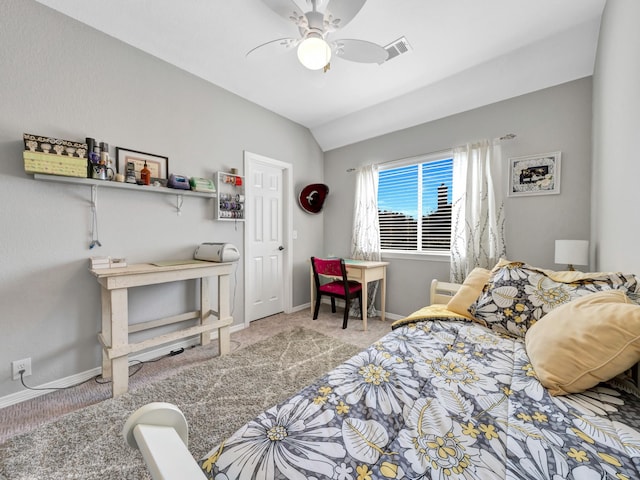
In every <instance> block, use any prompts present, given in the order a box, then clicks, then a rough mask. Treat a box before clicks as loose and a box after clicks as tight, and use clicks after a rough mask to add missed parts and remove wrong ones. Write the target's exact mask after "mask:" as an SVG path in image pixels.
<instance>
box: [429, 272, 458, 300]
mask: <svg viewBox="0 0 640 480" xmlns="http://www.w3.org/2000/svg"><path fill="white" fill-rule="evenodd" d="M461 286H462V285H460V284H459V283H449V282H441V281H439V280H436V279H435V278H434V279H433V280H431V291H430V292H429V300H430V302H431V305H434V304H439V305H446V304H447V303H449V300H451V297H453V296H454V295H455V294H456V292H457V291H458V290H460V287H461Z"/></svg>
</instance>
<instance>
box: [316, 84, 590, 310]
mask: <svg viewBox="0 0 640 480" xmlns="http://www.w3.org/2000/svg"><path fill="white" fill-rule="evenodd" d="M591 84H592V82H591V78H590V77H589V78H584V79H581V80H576V81H573V82H570V83H566V84H563V85H559V86H557V87H553V88H548V89H545V90H541V91H538V92H534V93H530V94H527V95H523V96H520V97H516V98H513V99H510V100H505V101H502V102H499V103H495V104H492V105H489V106H486V107H482V108H478V109H475V110H471V111H468V112H465V113H461V114H458V115H454V116H450V117H447V118H444V119H441V120H437V121H433V122H429V123H425V124H423V125H419V126H417V127H413V128H408V129H405V130H402V131H399V132H395V133H391V134H388V135H383V136H380V137H377V138H374V139H371V140H367V141H363V142H360V143H357V144H353V145H350V146H347V147H343V148H339V149H336V150H332V151H330V152H325V173H324V177H325V182H326V183H327V184H328V185H329V187H330V189H331V195H330V196H329V199H328V201H327V203H326V210H325V230H324V251H325V253H332V254H336V255H348V254H349V245H350V238H351V225H352V222H353V218H352V210H353V209H352V207H351V206H352V205H353V195H354V185H355V173H347V172H346V170H347V169H348V168H350V167H357V166H360V165H366V164H370V163H379V162H385V161H389V160H394V159H399V158H405V157H412V156H415V155H420V154H424V153H430V152H435V151H439V150H443V149H446V148H451V147H453V146H456V145H460V144H463V143H466V142H469V141H474V140H479V139H482V138H495V137H500V136H502V135H503V134H506V133H515V134H517V138H516V139H515V140H510V141H506V142H504V143H503V165H504V169H505V170H504V172H503V175H502V176H503V179H504V180H505V183H504V185H503V189H504V192H505V208H506V240H507V254H508V257H509V258H510V259H517V260H523V261H526V262H529V263H530V264H533V265H536V266H540V267H546V268H556V269H557V268H559V267H558V266H557V265H555V264H554V263H553V260H554V241H555V240H556V239H561V238H568V239H588V238H589V230H590V206H589V201H590V181H591V173H590V170H591V94H592V88H591ZM558 150H560V151H561V152H562V169H561V173H562V174H561V177H562V178H561V191H560V194H559V195H541V196H532V197H515V198H514V197H509V198H507V197H506V191H507V185H506V181H507V167H508V159H509V158H510V157H516V156H523V155H530V154H538V153H545V152H553V151H558ZM389 261H390V262H391V264H390V266H389V267H388V277H389V282H388V289H387V311H388V312H390V313H393V314H398V315H406V314H409V313H411V312H412V311H415V310H417V309H418V308H420V307H421V306H423V305H424V304H425V302H426V300H427V296H428V295H427V292H428V287H429V284H430V282H431V279H433V278H438V279H440V280H448V278H449V264H448V257H446V258H442V259H439V260H433V259H429V260H425V259H420V258H415V257H410V258H406V257H405V258H403V259H398V258H391V259H389Z"/></svg>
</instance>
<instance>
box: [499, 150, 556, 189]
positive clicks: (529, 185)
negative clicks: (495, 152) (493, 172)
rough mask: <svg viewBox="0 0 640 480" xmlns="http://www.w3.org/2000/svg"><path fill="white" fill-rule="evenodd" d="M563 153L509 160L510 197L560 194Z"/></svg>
mask: <svg viewBox="0 0 640 480" xmlns="http://www.w3.org/2000/svg"><path fill="white" fill-rule="evenodd" d="M560 157H561V152H551V153H542V154H539V155H528V156H525V157H514V158H510V159H509V192H508V196H510V197H519V196H525V195H550V194H556V193H560Z"/></svg>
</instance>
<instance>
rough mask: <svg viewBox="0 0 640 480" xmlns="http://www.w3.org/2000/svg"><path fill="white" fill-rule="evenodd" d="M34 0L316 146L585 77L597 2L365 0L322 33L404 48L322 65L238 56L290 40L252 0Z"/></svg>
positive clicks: (268, 55)
mask: <svg viewBox="0 0 640 480" xmlns="http://www.w3.org/2000/svg"><path fill="white" fill-rule="evenodd" d="M38 1H39V3H42V4H44V5H47V6H49V7H51V8H54V9H56V10H58V11H60V12H62V13H64V14H65V15H68V16H70V17H72V18H75V19H77V20H79V21H81V22H83V23H85V24H87V25H90V26H92V27H94V28H96V29H97V30H100V31H102V32H104V33H106V34H108V35H111V36H113V37H115V38H118V39H120V40H121V41H123V42H125V43H128V44H130V45H132V46H134V47H136V48H139V49H141V50H143V51H145V52H147V53H149V54H151V55H154V56H156V57H158V58H161V59H163V60H165V61H167V62H169V63H171V64H173V65H175V66H177V67H179V68H181V69H183V70H186V71H188V72H190V73H193V74H194V75H197V76H199V77H201V78H203V79H205V80H207V81H209V82H211V83H213V84H215V85H218V86H220V87H222V88H224V89H226V90H229V91H231V92H233V93H235V94H237V95H239V96H241V97H244V98H246V99H248V100H250V101H251V102H254V103H256V104H258V105H261V106H263V107H264V108H267V109H269V110H271V111H273V112H276V113H278V114H280V115H282V116H284V117H286V118H288V119H290V120H292V121H294V122H297V123H299V124H301V125H304V126H306V127H308V128H309V129H310V130H311V132H312V134H313V135H314V137H315V138H316V140H317V142H318V144H319V145H320V147H321V148H322V149H323V150H324V151H327V150H331V149H333V148H337V147H340V146H344V145H348V144H351V143H354V142H357V141H360V140H364V139H367V138H371V137H374V136H377V135H381V134H384V133H388V132H391V131H395V130H399V129H402V128H407V127H409V126H413V125H417V124H420V123H424V122H427V121H430V120H435V119H437V118H442V117H444V116H447V115H451V114H454V113H459V112H462V111H465V110H469V109H471V108H476V107H479V106H482V105H486V104H489V103H493V102H496V101H500V100H503V99H506V98H511V97H514V96H517V95H522V94H525V93H528V92H531V91H535V90H539V89H541V88H546V87H549V86H553V85H558V84H560V83H564V82H567V81H571V80H575V79H577V78H582V77H585V76H589V75H591V74H592V73H593V66H594V59H595V52H596V46H597V38H598V30H599V25H600V16H601V14H602V10H603V8H604V4H605V1H606V0H560V1H559V0H536V1H530V0H480V1H479V0H368V1H367V2H366V4H365V5H364V6H363V7H362V9H361V10H360V12H359V13H358V14H357V15H356V16H355V18H354V19H353V20H352V21H351V22H350V23H349V24H348V25H346V26H345V27H344V28H343V29H340V30H338V31H337V32H334V33H333V34H332V36H333V37H334V38H335V39H340V38H348V39H361V40H367V41H370V42H374V43H377V44H379V45H382V46H386V45H389V44H391V43H392V42H394V41H395V40H397V39H399V38H401V37H404V38H405V39H406V41H407V42H408V44H409V46H410V49H409V51H408V52H407V53H404V54H402V55H399V56H397V57H395V58H393V59H390V60H388V61H386V62H384V63H383V64H381V65H378V64H376V63H374V64H365V63H356V62H350V61H347V60H345V59H343V58H340V57H336V56H335V55H334V57H333V58H332V60H331V68H330V70H329V71H327V72H326V73H325V72H323V71H322V70H319V71H311V70H307V69H306V68H305V67H303V66H302V65H301V64H300V62H299V61H298V59H297V56H296V52H295V51H294V49H288V50H287V49H285V48H282V49H281V50H280V51H277V50H278V49H277V48H263V49H260V50H258V51H256V52H254V53H252V54H251V55H249V56H247V55H246V54H247V52H249V51H250V50H251V49H253V48H254V47H256V46H257V45H260V44H263V43H265V42H268V41H270V40H274V39H278V38H284V37H297V36H299V33H298V29H297V27H296V26H295V25H294V23H293V22H288V21H286V20H285V19H283V18H282V17H280V16H278V15H276V14H275V13H274V12H273V11H272V10H271V9H269V8H268V7H267V6H266V5H265V3H263V2H262V1H260V0H181V1H175V0H109V1H105V0H38ZM290 1H291V2H295V3H296V4H298V6H299V7H300V10H301V11H302V12H305V11H308V10H310V9H311V7H310V4H309V3H307V2H308V0H290ZM326 1H327V0H318V5H319V8H323V7H324V6H325V5H324V4H326ZM329 6H330V1H329ZM274 46H275V47H277V45H274Z"/></svg>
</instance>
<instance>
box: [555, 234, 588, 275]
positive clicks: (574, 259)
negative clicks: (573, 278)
mask: <svg viewBox="0 0 640 480" xmlns="http://www.w3.org/2000/svg"><path fill="white" fill-rule="evenodd" d="M555 263H566V264H567V270H575V268H573V265H574V264H575V265H589V241H588V240H556V258H555Z"/></svg>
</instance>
